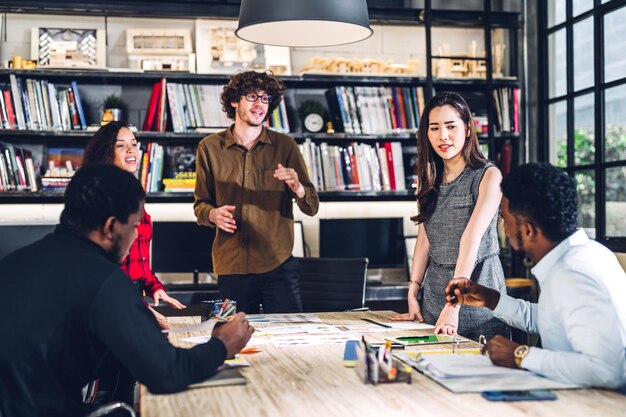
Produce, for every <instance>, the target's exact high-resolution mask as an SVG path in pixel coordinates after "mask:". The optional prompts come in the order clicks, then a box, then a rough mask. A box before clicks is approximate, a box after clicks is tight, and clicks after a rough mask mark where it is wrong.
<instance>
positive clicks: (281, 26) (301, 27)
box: [235, 0, 374, 47]
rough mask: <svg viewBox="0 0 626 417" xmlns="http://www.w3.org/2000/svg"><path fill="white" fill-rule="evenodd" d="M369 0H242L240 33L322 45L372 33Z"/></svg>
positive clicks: (258, 39) (267, 41)
mask: <svg viewBox="0 0 626 417" xmlns="http://www.w3.org/2000/svg"><path fill="white" fill-rule="evenodd" d="M372 33H374V31H373V30H372V29H371V28H370V27H369V14H368V12H367V3H366V0H242V1H241V9H240V11H239V27H238V28H237V30H236V31H235V35H237V37H239V38H241V39H243V40H246V41H249V42H254V43H260V44H264V45H276V46H296V47H319V46H331V45H342V44H346V43H353V42H358V41H361V40H363V39H367V38H369V37H370V36H372Z"/></svg>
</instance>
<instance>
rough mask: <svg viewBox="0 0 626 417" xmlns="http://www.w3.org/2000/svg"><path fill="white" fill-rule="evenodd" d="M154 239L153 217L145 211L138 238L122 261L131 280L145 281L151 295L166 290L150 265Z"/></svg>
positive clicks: (123, 268)
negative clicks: (151, 246)
mask: <svg viewBox="0 0 626 417" xmlns="http://www.w3.org/2000/svg"><path fill="white" fill-rule="evenodd" d="M151 240H152V219H151V218H150V215H149V214H148V213H146V211H145V210H144V211H143V218H142V219H141V223H140V224H139V226H138V227H137V240H135V243H133V246H131V247H130V251H129V252H128V256H127V257H126V258H125V259H124V260H123V261H122V270H123V271H124V272H126V274H128V276H129V277H130V279H131V280H133V281H136V280H141V281H143V282H142V283H143V287H144V289H145V290H146V292H147V293H148V295H149V296H151V297H152V295H153V294H154V293H155V292H156V291H158V290H164V288H163V284H162V283H161V281H159V279H158V278H157V277H156V275H154V272H152V268H151V267H150V241H151Z"/></svg>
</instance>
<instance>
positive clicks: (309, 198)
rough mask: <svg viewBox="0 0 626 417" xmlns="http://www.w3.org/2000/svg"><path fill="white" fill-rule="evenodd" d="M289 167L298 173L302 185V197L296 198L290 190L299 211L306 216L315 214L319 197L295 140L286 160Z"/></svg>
mask: <svg viewBox="0 0 626 417" xmlns="http://www.w3.org/2000/svg"><path fill="white" fill-rule="evenodd" d="M287 164H288V166H289V167H291V168H293V169H294V170H295V171H296V173H297V174H298V180H299V181H300V183H301V184H302V186H303V187H304V197H302V198H298V196H297V195H296V194H295V193H294V192H292V193H291V194H292V196H293V197H294V198H295V200H296V204H297V205H298V208H300V211H302V212H303V213H304V214H306V215H308V216H315V215H316V214H317V210H318V209H319V205H320V197H319V195H318V193H317V190H316V189H315V186H314V185H313V183H312V182H311V179H310V178H309V172H308V170H307V168H306V164H305V162H304V158H303V157H302V154H301V153H300V150H299V149H298V146H297V145H296V143H295V141H294V142H293V146H292V149H291V152H290V153H289V160H288V161H287Z"/></svg>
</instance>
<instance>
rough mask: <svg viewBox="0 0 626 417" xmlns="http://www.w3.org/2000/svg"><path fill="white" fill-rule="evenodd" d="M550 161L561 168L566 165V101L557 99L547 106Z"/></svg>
mask: <svg viewBox="0 0 626 417" xmlns="http://www.w3.org/2000/svg"><path fill="white" fill-rule="evenodd" d="M548 118H549V120H548V126H550V133H549V146H550V149H549V152H550V163H551V164H553V165H556V166H558V167H561V168H565V167H566V166H567V103H566V102H565V101H559V102H557V103H553V104H550V106H549V108H548Z"/></svg>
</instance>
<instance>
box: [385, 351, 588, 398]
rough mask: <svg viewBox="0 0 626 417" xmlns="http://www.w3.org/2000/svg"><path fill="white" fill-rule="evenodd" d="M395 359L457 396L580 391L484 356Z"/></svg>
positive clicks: (398, 355) (403, 356)
mask: <svg viewBox="0 0 626 417" xmlns="http://www.w3.org/2000/svg"><path fill="white" fill-rule="evenodd" d="M393 355H394V356H395V357H396V358H398V359H400V360H401V361H403V362H405V363H407V364H409V365H411V366H412V367H413V368H415V369H417V370H418V371H420V372H422V373H423V374H424V375H426V376H428V377H430V378H431V379H433V380H434V381H436V382H438V383H439V384H441V385H443V386H444V387H446V388H447V389H449V390H450V391H452V392H456V393H461V392H481V391H517V390H534V389H569V388H580V387H579V386H577V385H574V384H567V383H564V382H559V381H554V380H551V379H548V378H544V377H542V376H540V375H537V374H534V373H532V372H528V371H523V370H521V369H511V368H504V367H499V366H496V365H494V364H493V363H491V360H489V358H488V357H487V356H483V355H458V354H455V355H451V354H440V355H420V356H417V357H416V356H415V355H414V354H413V352H395V353H394V354H393ZM450 357H455V358H453V359H451V358H450Z"/></svg>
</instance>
